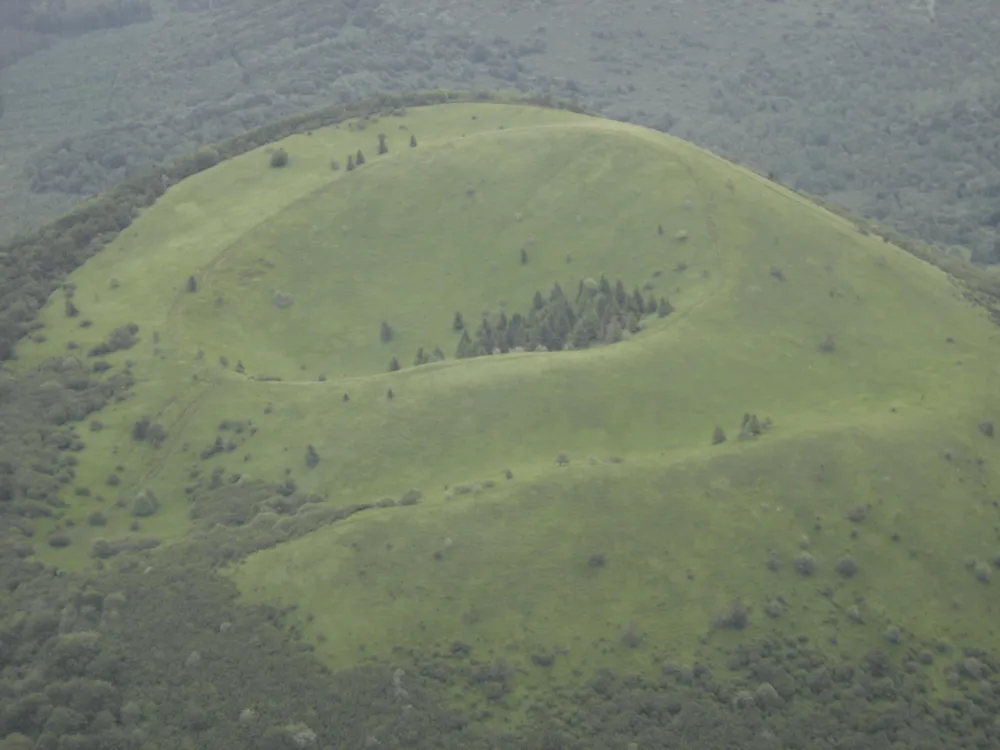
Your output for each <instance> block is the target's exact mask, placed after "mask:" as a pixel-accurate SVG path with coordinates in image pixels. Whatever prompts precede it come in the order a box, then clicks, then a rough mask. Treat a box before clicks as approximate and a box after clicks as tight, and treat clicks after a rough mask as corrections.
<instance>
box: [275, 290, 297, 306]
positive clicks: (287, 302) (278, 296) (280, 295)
mask: <svg viewBox="0 0 1000 750" xmlns="http://www.w3.org/2000/svg"><path fill="white" fill-rule="evenodd" d="M294 302H295V297H294V296H292V295H291V294H289V293H288V292H281V291H275V293H274V294H273V295H271V303H272V304H273V305H274V306H275V307H277V308H279V309H282V310H284V309H285V308H288V307H291V306H292V304H293V303H294Z"/></svg>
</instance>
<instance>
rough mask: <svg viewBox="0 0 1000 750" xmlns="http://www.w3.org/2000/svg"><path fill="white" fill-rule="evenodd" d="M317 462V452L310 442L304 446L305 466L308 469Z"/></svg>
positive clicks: (312, 467) (313, 467) (313, 466)
mask: <svg viewBox="0 0 1000 750" xmlns="http://www.w3.org/2000/svg"><path fill="white" fill-rule="evenodd" d="M318 463H319V454H318V453H317V452H316V449H315V448H313V447H312V444H310V445H308V446H306V466H307V467H308V468H310V469H315V468H316V464H318Z"/></svg>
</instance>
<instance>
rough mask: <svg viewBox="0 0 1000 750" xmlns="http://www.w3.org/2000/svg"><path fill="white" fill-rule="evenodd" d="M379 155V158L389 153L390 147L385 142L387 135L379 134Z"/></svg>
mask: <svg viewBox="0 0 1000 750" xmlns="http://www.w3.org/2000/svg"><path fill="white" fill-rule="evenodd" d="M378 153H379V156H381V155H382V154H388V153H389V145H388V144H387V143H386V142H385V133H379V134H378Z"/></svg>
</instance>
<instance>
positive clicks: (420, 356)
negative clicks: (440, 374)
mask: <svg viewBox="0 0 1000 750" xmlns="http://www.w3.org/2000/svg"><path fill="white" fill-rule="evenodd" d="M429 361H430V360H429V359H428V358H427V355H426V354H424V347H420V348H419V349H417V356H416V357H414V358H413V364H414V365H416V366H417V367H419V366H420V365H426V364H427V363H428V362H429Z"/></svg>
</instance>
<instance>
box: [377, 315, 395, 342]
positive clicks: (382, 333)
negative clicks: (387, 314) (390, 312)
mask: <svg viewBox="0 0 1000 750" xmlns="http://www.w3.org/2000/svg"><path fill="white" fill-rule="evenodd" d="M394 335H395V331H393V330H392V326H391V325H389V324H388V323H386V322H385V321H384V320H383V321H382V327H381V328H380V329H379V333H378V338H379V341H381V342H382V343H383V344H388V343H389V342H390V341H392V337H393V336H394Z"/></svg>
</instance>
